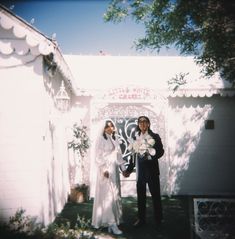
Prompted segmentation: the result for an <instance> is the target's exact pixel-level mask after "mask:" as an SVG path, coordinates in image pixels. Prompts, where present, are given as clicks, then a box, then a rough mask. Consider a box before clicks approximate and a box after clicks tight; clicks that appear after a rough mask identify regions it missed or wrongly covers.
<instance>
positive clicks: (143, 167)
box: [127, 130, 164, 223]
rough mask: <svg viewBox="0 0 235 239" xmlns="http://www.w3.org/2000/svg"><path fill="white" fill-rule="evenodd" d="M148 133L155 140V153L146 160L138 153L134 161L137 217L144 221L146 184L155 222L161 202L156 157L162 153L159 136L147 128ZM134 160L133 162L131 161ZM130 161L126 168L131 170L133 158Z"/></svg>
mask: <svg viewBox="0 0 235 239" xmlns="http://www.w3.org/2000/svg"><path fill="white" fill-rule="evenodd" d="M148 134H149V135H150V136H151V137H152V138H153V139H154V140H155V144H154V145H153V148H155V150H156V154H155V155H154V156H151V160H146V159H144V158H143V157H141V156H140V155H139V154H138V155H135V157H136V163H137V164H138V165H137V167H138V175H137V176H138V178H137V204H138V217H139V219H140V220H142V221H145V214H146V184H148V187H149V191H150V193H151V196H152V201H153V209H154V217H155V220H156V222H157V223H160V222H161V220H162V217H163V216H162V204H161V192H160V180H159V174H160V171H159V164H158V159H159V158H160V157H162V155H163V154H164V149H163V145H162V141H161V138H160V136H159V135H158V134H155V133H153V132H152V131H151V130H148ZM133 161H134V162H133ZM133 161H131V162H130V164H129V165H128V168H127V170H128V171H129V172H132V171H133V168H134V167H135V160H133Z"/></svg>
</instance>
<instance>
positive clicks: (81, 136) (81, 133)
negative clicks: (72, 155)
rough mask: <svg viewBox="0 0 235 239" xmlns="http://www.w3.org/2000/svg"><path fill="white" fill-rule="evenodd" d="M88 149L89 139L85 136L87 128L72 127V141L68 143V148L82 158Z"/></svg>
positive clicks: (76, 125) (75, 125)
mask: <svg viewBox="0 0 235 239" xmlns="http://www.w3.org/2000/svg"><path fill="white" fill-rule="evenodd" d="M89 147H90V139H89V137H88V135H87V127H86V126H84V125H83V126H79V125H78V124H74V125H73V140H72V141H71V142H69V143H68V148H73V150H74V151H76V152H77V153H78V154H79V155H80V156H81V157H83V156H84V155H85V154H86V153H87V150H88V148H89Z"/></svg>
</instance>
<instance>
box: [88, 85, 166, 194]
mask: <svg viewBox="0 0 235 239" xmlns="http://www.w3.org/2000/svg"><path fill="white" fill-rule="evenodd" d="M167 105H168V100H167V98H166V97H164V94H162V92H160V91H154V90H152V89H149V88H142V87H136V86H125V87H119V88H115V89H111V90H109V91H107V92H106V93H103V94H99V96H93V98H92V100H91V105H90V106H91V124H90V125H91V127H90V129H91V138H92V140H93V141H95V138H96V132H97V130H96V127H97V125H98V124H99V123H100V122H102V121H104V120H105V119H112V121H113V122H114V123H115V125H116V128H117V131H118V132H117V133H118V137H119V139H120V142H121V148H122V153H123V157H124V159H125V160H126V161H127V162H128V160H129V157H128V156H129V154H130V152H128V150H127V146H128V138H129V137H130V136H131V134H132V132H133V130H134V128H135V127H136V123H137V118H138V117H139V116H140V115H146V116H148V117H149V118H150V121H151V129H152V130H153V131H154V132H157V133H158V134H159V135H160V137H161V139H162V142H163V145H164V149H165V154H164V156H163V157H162V158H161V159H160V160H159V165H160V172H161V188H162V193H163V194H168V192H169V189H168V186H167V179H168V173H169V172H168V169H169V162H168V157H167V154H168V153H167V124H166V114H167V108H168V107H167ZM91 158H92V159H94V158H95V152H94V149H91ZM90 168H91V170H90V171H91V173H90V176H91V177H90V178H91V181H92V182H94V178H93V176H94V171H95V169H94V164H93V163H91V167H90ZM91 185H94V183H91ZM133 194H136V193H135V174H133V175H132V177H131V178H127V179H125V178H122V195H123V196H127V195H133ZM92 195H93V189H92V188H91V196H92Z"/></svg>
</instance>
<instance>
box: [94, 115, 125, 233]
mask: <svg viewBox="0 0 235 239" xmlns="http://www.w3.org/2000/svg"><path fill="white" fill-rule="evenodd" d="M95 162H96V167H97V179H96V187H95V196H94V204H93V211H92V226H94V227H95V228H97V229H98V228H100V227H108V232H110V233H113V234H116V235H119V234H122V231H121V230H120V229H119V228H118V225H119V224H120V223H121V222H122V203H121V191H120V175H119V168H120V169H121V171H123V172H124V171H125V170H126V168H125V165H124V164H125V163H126V161H124V160H123V159H122V152H121V148H120V145H119V142H118V139H117V137H116V136H115V126H114V124H113V122H112V121H111V120H106V121H105V122H104V126H103V127H102V132H101V133H100V135H99V136H98V139H97V142H96V149H95Z"/></svg>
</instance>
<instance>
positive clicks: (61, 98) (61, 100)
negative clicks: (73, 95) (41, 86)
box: [55, 80, 70, 112]
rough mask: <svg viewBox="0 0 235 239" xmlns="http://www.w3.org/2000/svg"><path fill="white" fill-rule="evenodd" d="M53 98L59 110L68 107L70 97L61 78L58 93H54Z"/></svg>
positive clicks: (65, 109)
mask: <svg viewBox="0 0 235 239" xmlns="http://www.w3.org/2000/svg"><path fill="white" fill-rule="evenodd" d="M55 99H56V106H57V108H58V109H59V110H60V111H62V112H65V111H67V110H68V109H69V105H70V97H69V96H68V93H67V92H66V90H65V87H64V81H63V80H62V82H61V86H60V89H59V91H58V93H57V94H56V97H55Z"/></svg>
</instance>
